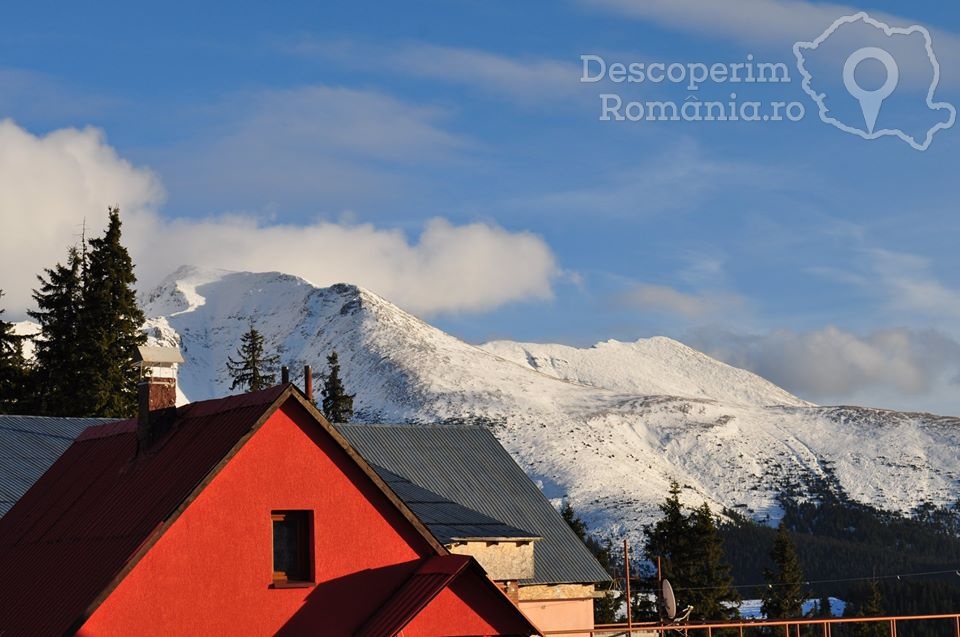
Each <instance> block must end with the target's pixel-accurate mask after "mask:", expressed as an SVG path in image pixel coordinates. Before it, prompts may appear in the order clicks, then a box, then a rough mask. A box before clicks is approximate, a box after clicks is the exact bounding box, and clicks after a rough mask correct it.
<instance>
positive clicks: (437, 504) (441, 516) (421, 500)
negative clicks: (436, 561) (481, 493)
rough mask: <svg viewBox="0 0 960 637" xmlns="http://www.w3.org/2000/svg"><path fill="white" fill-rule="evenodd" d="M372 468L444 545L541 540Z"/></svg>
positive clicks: (382, 469)
mask: <svg viewBox="0 0 960 637" xmlns="http://www.w3.org/2000/svg"><path fill="white" fill-rule="evenodd" d="M372 466H373V470H374V471H376V472H377V475H379V476H380V477H381V478H383V480H384V482H386V483H387V484H389V485H390V488H391V489H393V492H394V493H396V494H397V495H398V496H400V498H401V499H402V500H403V501H404V502H405V503H406V505H407V506H409V507H410V509H411V510H412V511H413V512H414V513H415V514H416V516H417V517H418V518H420V521H421V522H423V523H424V524H426V525H427V528H429V529H430V532H431V533H433V535H434V536H435V537H436V538H437V539H438V540H440V542H441V543H443V544H450V543H451V542H453V541H455V540H494V539H514V540H535V539H539V537H540V536H539V535H537V534H536V533H531V532H529V531H523V530H521V529H518V528H516V527H513V526H510V525H509V524H504V523H503V522H501V521H500V520H495V519H493V518H491V517H490V516H489V515H484V514H483V513H480V512H479V511H474V510H473V509H468V508H467V507H465V506H463V505H462V504H457V503H456V502H452V501H451V500H448V499H447V498H444V497H443V496H441V495H439V494H436V493H434V492H433V491H430V490H429V489H424V488H423V487H421V486H420V485H417V484H414V483H412V482H410V481H409V480H407V479H406V478H404V477H403V476H399V475H397V474H396V473H393V472H392V471H389V470H387V469H384V468H383V467H380V466H377V465H376V464H374V465H372Z"/></svg>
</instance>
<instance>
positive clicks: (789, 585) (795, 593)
mask: <svg viewBox="0 0 960 637" xmlns="http://www.w3.org/2000/svg"><path fill="white" fill-rule="evenodd" d="M770 557H771V559H773V563H774V565H775V566H776V571H771V570H770V569H764V573H763V575H764V579H765V580H766V581H767V589H766V590H765V591H764V594H763V604H762V606H761V609H762V610H763V614H764V615H766V616H767V617H768V618H770V619H793V618H795V617H801V616H802V615H803V602H804V600H806V598H807V595H806V593H805V592H804V590H803V569H802V568H801V567H800V560H799V559H798V558H797V551H796V548H794V546H793V541H792V540H791V539H790V533H789V532H788V531H787V527H786V525H785V524H784V523H783V522H781V523H780V526H779V527H778V528H777V536H776V538H775V539H774V541H773V551H772V552H771V553H770ZM828 610H829V605H828Z"/></svg>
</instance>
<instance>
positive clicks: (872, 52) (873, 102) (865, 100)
mask: <svg viewBox="0 0 960 637" xmlns="http://www.w3.org/2000/svg"><path fill="white" fill-rule="evenodd" d="M864 60H877V61H878V62H880V63H881V64H883V66H884V68H886V69H887V80H886V81H885V82H884V83H883V86H881V87H880V88H878V89H877V90H875V91H867V90H864V89H862V88H860V85H859V84H857V78H856V76H855V75H854V73H856V70H857V66H859V64H860V63H861V62H863V61H864ZM899 81H900V67H898V66H897V61H896V60H894V59H893V56H892V55H890V54H889V53H887V52H886V51H884V50H883V49H878V48H877V47H875V46H865V47H863V48H862V49H859V50H857V51H854V52H853V53H852V54H851V55H850V57H848V58H847V62H846V64H844V65H843V85H844V86H846V87H847V91H848V92H849V93H850V95H852V96H853V97H854V99H856V100H857V101H858V102H860V110H862V111H863V121H865V122H866V123H867V132H868V133H869V134H871V135H872V134H873V127H874V126H875V125H876V123H877V115H879V114H880V107H881V106H883V100H885V99H887V98H888V97H890V94H891V93H893V91H894V89H896V88H897V82H899Z"/></svg>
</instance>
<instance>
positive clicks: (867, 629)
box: [852, 580, 889, 637]
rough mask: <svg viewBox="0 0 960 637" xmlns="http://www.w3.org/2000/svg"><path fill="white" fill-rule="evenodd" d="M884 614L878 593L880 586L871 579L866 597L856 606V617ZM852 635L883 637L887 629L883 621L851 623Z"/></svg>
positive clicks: (886, 633)
mask: <svg viewBox="0 0 960 637" xmlns="http://www.w3.org/2000/svg"><path fill="white" fill-rule="evenodd" d="M883 615H884V610H883V597H882V596H881V595H880V586H879V584H877V581H876V580H871V581H870V584H869V585H868V587H867V597H866V599H864V600H863V602H861V603H860V604H857V606H856V616H857V617H881V616H883ZM852 628H853V635H854V637H885V636H886V635H888V634H889V630H888V629H887V626H886V625H885V624H884V623H880V622H869V623H866V622H865V623H862V624H854V625H853V627H852Z"/></svg>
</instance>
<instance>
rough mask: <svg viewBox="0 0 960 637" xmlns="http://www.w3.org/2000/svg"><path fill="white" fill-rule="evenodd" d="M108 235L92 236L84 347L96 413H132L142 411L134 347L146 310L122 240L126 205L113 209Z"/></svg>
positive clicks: (86, 282)
mask: <svg viewBox="0 0 960 637" xmlns="http://www.w3.org/2000/svg"><path fill="white" fill-rule="evenodd" d="M108 216H109V221H108V224H107V229H106V232H105V233H104V235H103V236H102V237H100V238H97V239H91V240H90V246H89V247H90V251H89V254H88V256H87V262H86V264H85V265H86V270H85V277H84V282H83V283H84V284H83V312H82V313H81V315H80V318H81V325H80V329H81V339H82V340H81V341H80V343H81V346H82V349H83V354H84V361H83V362H84V369H85V377H84V378H81V379H80V380H81V382H82V384H83V385H84V387H85V389H86V390H87V391H89V392H91V394H92V396H93V400H94V402H95V406H94V409H93V413H92V414H90V415H94V416H132V415H134V414H135V413H136V411H137V383H138V380H139V379H138V378H137V374H136V373H134V372H133V362H134V351H135V349H136V347H137V346H139V345H143V344H144V343H145V342H146V340H147V337H146V334H144V333H143V331H142V329H141V328H142V327H143V321H144V316H143V311H142V310H141V309H140V306H139V305H138V304H137V296H136V292H135V291H134V287H133V286H134V284H135V283H136V282H137V277H136V275H135V274H134V272H133V260H132V259H131V258H130V254H129V253H128V252H127V249H126V248H125V247H124V246H123V244H122V243H121V241H120V240H121V222H120V209H119V208H116V207H114V208H110V209H109V215H108Z"/></svg>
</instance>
